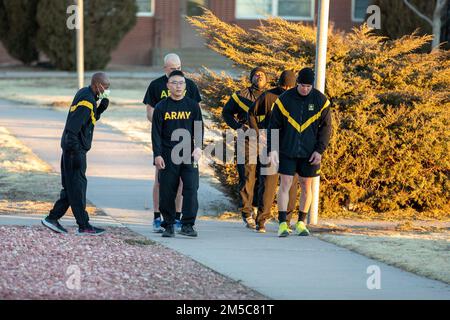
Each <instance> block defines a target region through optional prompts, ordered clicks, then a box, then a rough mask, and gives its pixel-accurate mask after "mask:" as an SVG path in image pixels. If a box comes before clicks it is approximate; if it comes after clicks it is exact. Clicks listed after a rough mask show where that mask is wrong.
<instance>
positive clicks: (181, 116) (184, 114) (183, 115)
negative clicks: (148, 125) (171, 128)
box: [164, 111, 192, 120]
mask: <svg viewBox="0 0 450 320" xmlns="http://www.w3.org/2000/svg"><path fill="white" fill-rule="evenodd" d="M191 113H192V112H191V111H189V112H188V111H179V112H176V111H172V112H166V113H165V115H164V120H187V119H189V117H190V115H191Z"/></svg>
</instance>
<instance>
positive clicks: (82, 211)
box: [49, 151, 89, 228]
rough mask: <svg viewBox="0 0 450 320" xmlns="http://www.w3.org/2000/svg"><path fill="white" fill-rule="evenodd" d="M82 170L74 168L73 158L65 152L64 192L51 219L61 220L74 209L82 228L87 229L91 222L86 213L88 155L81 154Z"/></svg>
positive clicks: (62, 171) (52, 212)
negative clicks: (70, 209)
mask: <svg viewBox="0 0 450 320" xmlns="http://www.w3.org/2000/svg"><path fill="white" fill-rule="evenodd" d="M80 157H81V166H80V168H74V167H73V162H74V159H73V156H72V155H71V154H70V153H69V152H67V151H64V152H63V155H62V157H61V183H62V187H63V188H62V190H61V193H60V195H59V199H58V200H57V201H56V202H55V204H54V206H53V209H52V210H50V214H49V218H50V219H55V220H58V219H61V218H62V217H63V216H64V215H65V214H66V212H67V210H68V209H69V207H71V208H72V212H73V215H74V216H75V219H76V221H77V224H78V226H79V227H80V228H85V227H86V226H87V225H88V222H89V215H88V213H87V212H86V189H87V179H86V169H87V164H86V154H85V153H80Z"/></svg>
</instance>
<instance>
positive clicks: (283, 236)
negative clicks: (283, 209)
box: [278, 231, 289, 238]
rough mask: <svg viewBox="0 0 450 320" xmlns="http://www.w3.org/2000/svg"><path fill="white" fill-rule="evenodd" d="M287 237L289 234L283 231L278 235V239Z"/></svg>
mask: <svg viewBox="0 0 450 320" xmlns="http://www.w3.org/2000/svg"><path fill="white" fill-rule="evenodd" d="M287 236H289V232H287V231H284V232H283V233H282V234H279V235H278V237H279V238H286V237H287Z"/></svg>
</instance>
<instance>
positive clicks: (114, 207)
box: [0, 100, 450, 299]
mask: <svg viewBox="0 0 450 320" xmlns="http://www.w3.org/2000/svg"><path fill="white" fill-rule="evenodd" d="M65 117H66V114H64V113H62V112H58V111H54V110H52V109H49V108H42V107H41V108H38V107H33V106H24V105H19V104H16V103H12V102H7V101H4V100H0V126H3V127H6V128H8V129H9V130H10V131H11V132H12V133H13V134H14V135H16V136H17V137H18V138H19V139H20V140H22V141H23V142H24V143H25V144H26V145H28V146H29V147H30V148H31V149H32V150H33V151H34V152H35V153H36V154H37V155H38V156H40V157H41V158H42V159H43V160H45V161H47V162H48V163H50V164H51V165H52V166H53V168H54V169H55V171H59V158H60V148H59V139H60V135H61V131H62V128H63V126H64V121H65ZM94 139H95V141H94V143H93V145H94V147H93V150H92V151H91V152H90V153H89V156H88V158H89V160H88V167H89V169H88V179H89V187H88V198H89V200H90V201H91V202H92V203H94V204H95V205H96V206H98V207H100V208H102V209H103V210H104V211H105V212H106V213H107V214H108V215H109V216H110V217H112V218H113V219H115V220H117V221H119V222H120V223H122V224H123V225H126V226H128V227H130V228H131V229H133V230H135V231H137V232H139V233H141V234H144V235H146V236H147V237H149V238H150V239H152V240H155V241H158V242H160V243H162V244H164V245H166V246H168V247H170V248H173V249H175V250H177V251H179V252H181V253H183V254H185V255H187V256H190V257H192V258H193V259H195V260H197V261H199V262H201V263H203V264H204V265H206V266H208V267H210V268H212V269H214V270H216V271H218V272H220V273H222V274H224V275H227V276H229V277H231V278H233V279H235V280H242V282H243V284H245V285H247V286H249V287H251V288H253V289H255V290H257V291H259V292H261V293H262V294H264V295H266V296H268V297H271V298H274V299H450V286H448V285H446V284H444V283H441V282H439V281H434V280H429V279H426V278H423V277H420V276H416V275H414V274H411V273H408V272H405V271H402V270H400V269H397V268H394V267H390V266H388V265H386V264H383V263H381V262H378V261H375V260H372V259H368V258H366V257H364V256H362V255H359V254H356V253H353V252H351V251H349V250H347V249H343V248H340V247H337V246H335V245H332V244H329V243H326V242H323V241H321V240H319V239H317V238H316V237H308V238H303V237H302V238H300V237H294V236H292V237H288V238H285V239H279V238H277V237H276V233H275V232H276V226H275V225H273V224H272V225H269V227H268V233H267V234H264V235H260V234H256V233H252V232H250V231H248V230H245V229H244V228H243V227H242V225H241V224H240V223H237V222H221V221H210V220H199V221H198V224H197V230H198V231H199V235H200V236H199V238H197V239H187V238H183V237H180V236H179V237H176V238H174V239H163V238H161V237H160V235H157V234H154V233H152V232H151V227H150V221H151V219H152V213H151V212H150V211H147V210H144V203H145V199H151V196H150V195H151V193H150V190H151V186H152V183H153V178H154V175H153V173H154V172H153V167H152V166H151V165H150V164H151V163H152V155H151V154H150V153H148V152H146V151H145V150H144V149H143V148H142V146H140V145H138V144H135V143H133V142H131V141H130V140H128V139H127V138H126V137H124V136H123V135H122V134H120V133H118V132H116V131H114V130H112V129H110V128H109V127H106V126H104V125H102V124H101V123H99V124H98V125H97V127H96V132H95V138H94ZM208 192H209V193H208ZM199 198H200V200H201V205H200V206H201V211H202V212H205V207H208V206H209V205H215V204H214V193H213V191H211V190H209V189H208V187H205V186H202V187H201V189H200V192H199ZM211 202H212V204H211ZM149 205H150V207H151V204H149ZM206 211H207V210H206ZM0 223H1V219H0ZM372 265H377V266H379V267H380V269H381V289H380V290H369V289H368V288H367V285H366V283H367V279H368V277H369V275H368V274H367V268H368V267H369V266H372Z"/></svg>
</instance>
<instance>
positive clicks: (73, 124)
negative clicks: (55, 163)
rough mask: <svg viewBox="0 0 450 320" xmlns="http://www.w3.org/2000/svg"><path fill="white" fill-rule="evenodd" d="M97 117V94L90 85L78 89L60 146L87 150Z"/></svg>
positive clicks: (80, 150) (78, 150) (72, 150)
mask: <svg viewBox="0 0 450 320" xmlns="http://www.w3.org/2000/svg"><path fill="white" fill-rule="evenodd" d="M99 118H100V115H99V114H98V112H97V96H96V95H95V93H94V92H93V91H92V89H91V87H85V88H82V89H80V90H79V91H78V92H77V94H76V95H75V98H74V99H73V101H72V104H71V107H70V110H69V114H68V116H67V120H66V126H65V128H64V132H63V135H62V138H61V148H62V149H63V150H64V151H70V152H84V153H85V152H88V151H89V150H90V149H91V145H92V138H93V134H94V126H95V123H96V121H97V120H98V119H99Z"/></svg>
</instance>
